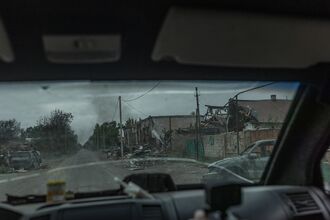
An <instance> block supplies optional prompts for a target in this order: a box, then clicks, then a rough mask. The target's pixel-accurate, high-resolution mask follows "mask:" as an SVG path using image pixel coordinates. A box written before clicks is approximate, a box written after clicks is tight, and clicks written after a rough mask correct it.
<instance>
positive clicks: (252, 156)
mask: <svg viewBox="0 0 330 220" xmlns="http://www.w3.org/2000/svg"><path fill="white" fill-rule="evenodd" d="M248 158H249V159H251V160H253V159H257V158H258V154H257V153H249V155H248Z"/></svg>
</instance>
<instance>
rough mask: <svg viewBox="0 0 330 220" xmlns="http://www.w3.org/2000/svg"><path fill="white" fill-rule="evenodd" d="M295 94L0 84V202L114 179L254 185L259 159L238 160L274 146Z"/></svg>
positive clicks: (186, 85)
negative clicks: (263, 145)
mask: <svg viewBox="0 0 330 220" xmlns="http://www.w3.org/2000/svg"><path fill="white" fill-rule="evenodd" d="M297 87H298V84H297V83H287V82H276V83H271V82H229V81H109V82H107V81H104V82H89V81H77V82H73V81H70V82H26V83H18V82H17V83H1V84H0V94H1V95H0V102H1V103H2V107H1V110H0V154H1V155H3V156H2V157H1V158H0V199H1V200H4V199H5V194H7V193H8V194H14V195H26V194H45V193H46V186H47V182H49V181H64V182H65V187H66V190H71V191H73V192H88V191H98V190H107V189H117V188H118V187H119V185H118V184H117V183H116V182H115V181H114V177H119V178H121V179H123V178H124V177H126V176H127V175H129V174H137V173H148V172H150V173H152V172H157V173H167V174H170V175H171V177H172V178H173V181H174V183H175V184H192V183H203V182H204V181H207V180H208V179H209V178H211V176H212V178H214V177H216V178H218V179H219V181H221V180H223V179H224V177H225V176H226V175H225V174H224V173H223V172H224V170H230V174H232V173H235V174H237V175H239V176H242V177H244V178H245V179H248V180H253V181H257V180H258V179H259V178H260V175H261V173H262V172H263V169H264V167H265V166H266V162H267V161H266V159H265V158H263V157H259V156H258V154H249V156H246V157H237V156H238V155H240V154H241V153H244V152H247V150H246V148H250V147H253V146H254V145H255V143H257V142H258V141H263V140H265V141H266V140H270V139H276V138H277V136H278V134H279V131H280V129H281V127H282V125H283V123H284V120H285V117H286V114H287V112H288V109H289V107H290V105H291V102H292V100H293V98H294V95H295V92H296V89H297ZM258 143H259V142H258ZM24 151H25V152H24ZM27 151H30V152H37V153H35V154H34V155H35V156H34V157H33V158H31V160H30V161H25V162H24V163H23V162H15V163H14V162H13V161H11V160H10V158H13V157H25V156H27V155H29V157H30V154H29V153H28V152H27ZM213 164H217V166H213ZM219 167H220V168H219ZM223 168H225V169H223ZM211 173H212V174H213V175H211Z"/></svg>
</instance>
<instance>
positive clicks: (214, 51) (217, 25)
mask: <svg viewBox="0 0 330 220" xmlns="http://www.w3.org/2000/svg"><path fill="white" fill-rule="evenodd" d="M329 39H330V22H329V21H324V20H308V19H303V18H292V17H278V16H269V15H261V14H249V13H237V12H219V11H215V10H198V9H185V8H180V7H174V8H171V9H170V10H169V12H168V15H167V17H166V20H165V22H164V24H163V27H162V29H161V31H160V33H159V35H158V39H157V41H156V44H155V47H154V51H153V54H152V59H153V60H154V61H161V60H167V59H171V60H175V61H176V62H178V63H182V64H196V65H216V66H231V67H275V68H276V67H288V68H302V67H308V66H310V65H313V64H316V63H319V62H329V61H330V43H329Z"/></svg>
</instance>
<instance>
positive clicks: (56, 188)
mask: <svg viewBox="0 0 330 220" xmlns="http://www.w3.org/2000/svg"><path fill="white" fill-rule="evenodd" d="M64 200H65V181H63V180H50V181H48V183H47V202H62V201H64Z"/></svg>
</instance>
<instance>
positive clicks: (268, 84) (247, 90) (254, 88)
mask: <svg viewBox="0 0 330 220" xmlns="http://www.w3.org/2000/svg"><path fill="white" fill-rule="evenodd" d="M275 83H277V82H271V83H267V84H264V85H261V86H257V87H253V88H250V89H246V90H244V91H241V92H239V93H237V94H236V95H234V97H237V96H238V95H240V94H242V93H245V92H249V91H252V90H256V89H260V88H263V87H266V86H270V85H273V84H275ZM229 102H230V101H228V102H227V103H226V104H224V105H223V106H226V105H228V104H229Z"/></svg>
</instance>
